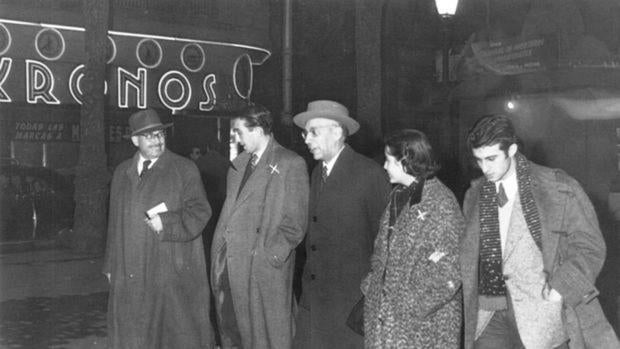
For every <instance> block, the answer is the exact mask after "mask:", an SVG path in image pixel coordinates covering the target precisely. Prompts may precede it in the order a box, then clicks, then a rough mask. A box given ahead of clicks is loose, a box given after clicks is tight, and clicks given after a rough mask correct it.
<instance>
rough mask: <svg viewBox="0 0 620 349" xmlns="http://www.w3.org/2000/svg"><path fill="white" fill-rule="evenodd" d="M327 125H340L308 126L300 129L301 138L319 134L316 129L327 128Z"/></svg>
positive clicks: (334, 125) (336, 125)
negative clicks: (305, 128)
mask: <svg viewBox="0 0 620 349" xmlns="http://www.w3.org/2000/svg"><path fill="white" fill-rule="evenodd" d="M327 127H340V125H338V124H332V125H321V126H314V127H310V128H309V129H307V130H302V131H301V138H303V139H306V138H308V136H312V137H316V136H318V135H319V133H318V132H317V130H318V129H321V128H327Z"/></svg>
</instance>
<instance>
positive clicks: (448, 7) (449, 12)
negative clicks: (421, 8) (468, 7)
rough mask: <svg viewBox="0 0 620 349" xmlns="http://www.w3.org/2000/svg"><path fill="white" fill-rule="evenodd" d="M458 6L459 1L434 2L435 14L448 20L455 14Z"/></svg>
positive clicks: (443, 0) (441, 0) (436, 0)
mask: <svg viewBox="0 0 620 349" xmlns="http://www.w3.org/2000/svg"><path fill="white" fill-rule="evenodd" d="M458 4H459V0H435V6H437V13H439V15H440V16H441V17H443V18H446V17H447V18H450V17H452V16H454V14H455V13H456V7H457V5H458Z"/></svg>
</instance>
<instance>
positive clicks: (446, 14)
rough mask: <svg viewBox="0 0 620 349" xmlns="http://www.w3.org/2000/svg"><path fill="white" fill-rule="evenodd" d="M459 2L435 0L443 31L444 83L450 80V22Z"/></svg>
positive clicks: (455, 0)
mask: <svg viewBox="0 0 620 349" xmlns="http://www.w3.org/2000/svg"><path fill="white" fill-rule="evenodd" d="M458 4H459V0H435V6H437V13H439V15H440V16H441V26H442V32H443V50H442V57H441V58H442V65H441V68H442V71H441V80H442V82H443V83H444V84H447V83H448V82H449V81H450V42H449V28H448V24H449V23H448V22H449V21H450V18H452V17H453V16H454V14H455V13H456V7H457V5H458Z"/></svg>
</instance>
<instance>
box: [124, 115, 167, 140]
mask: <svg viewBox="0 0 620 349" xmlns="http://www.w3.org/2000/svg"><path fill="white" fill-rule="evenodd" d="M170 126H172V123H170V124H162V123H161V120H160V119H159V115H157V112H156V111H155V110H153V109H145V110H140V111H139V112H136V113H133V114H131V116H130V117H129V128H130V129H131V136H137V135H141V134H144V133H149V132H152V131H157V130H163V129H165V128H168V127H170Z"/></svg>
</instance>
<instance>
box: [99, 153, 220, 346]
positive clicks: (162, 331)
mask: <svg viewBox="0 0 620 349" xmlns="http://www.w3.org/2000/svg"><path fill="white" fill-rule="evenodd" d="M137 161H138V154H137V153H136V155H135V156H134V157H133V158H132V159H129V160H127V161H125V162H123V163H121V164H120V165H119V166H118V167H117V168H116V170H115V171H114V177H113V179H112V188H111V193H110V218H109V223H108V242H107V248H106V254H105V260H104V269H103V272H104V273H110V274H111V281H110V282H111V284H110V296H109V301H108V338H109V341H110V346H111V347H112V348H131V349H137V348H149V349H157V348H212V347H213V330H212V327H211V323H210V320H209V283H208V280H207V270H206V265H205V259H204V258H205V257H204V249H203V244H202V239H201V236H200V234H201V232H202V229H203V228H204V226H205V224H206V223H207V221H208V220H209V217H210V216H211V208H210V207H209V204H208V202H207V199H206V197H205V194H204V189H203V187H202V183H201V179H200V174H199V173H198V169H197V168H196V165H194V163H193V162H192V161H190V160H188V159H185V158H183V157H181V156H179V155H176V154H174V153H172V152H170V151H168V150H166V151H165V152H164V153H163V154H162V155H161V156H160V158H159V160H157V162H155V164H153V166H152V168H151V169H149V171H148V172H146V174H145V175H144V176H143V177H142V179H140V178H139V177H138V172H137ZM162 202H163V203H165V204H166V206H167V207H168V212H165V213H162V214H160V217H161V219H162V223H163V231H162V232H161V233H160V234H156V233H154V232H153V231H151V229H150V228H149V227H147V225H146V223H145V212H146V211H147V210H149V209H150V208H152V207H154V206H156V205H158V204H160V203H162Z"/></svg>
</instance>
